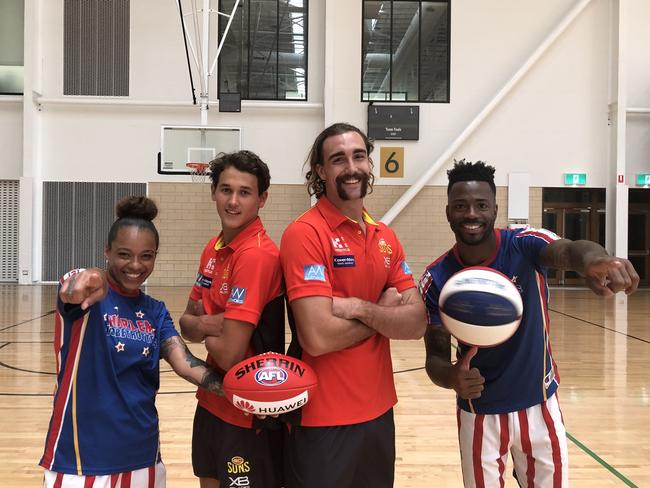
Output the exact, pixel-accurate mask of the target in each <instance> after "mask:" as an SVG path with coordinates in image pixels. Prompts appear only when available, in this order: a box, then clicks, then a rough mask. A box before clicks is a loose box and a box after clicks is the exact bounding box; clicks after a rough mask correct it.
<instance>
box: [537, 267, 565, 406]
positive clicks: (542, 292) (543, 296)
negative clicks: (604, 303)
mask: <svg viewBox="0 0 650 488" xmlns="http://www.w3.org/2000/svg"><path fill="white" fill-rule="evenodd" d="M535 281H536V282H537V293H538V294H539V303H540V306H541V308H542V314H541V315H542V317H541V319H542V324H543V328H542V333H543V334H544V341H543V347H544V369H543V370H542V371H547V369H548V368H547V364H546V359H547V358H550V360H551V368H552V374H551V373H550V372H549V373H548V374H546V376H549V377H550V378H551V379H550V381H547V379H546V376H542V378H541V379H542V385H541V388H542V394H543V397H544V401H546V400H547V397H546V391H547V390H548V386H549V384H550V382H551V381H555V382H556V383H558V384H559V382H560V374H559V372H558V370H557V365H556V364H555V361H553V351H551V340H550V337H551V326H550V324H551V321H550V319H549V316H548V287H547V285H546V280H545V279H544V275H542V274H541V273H539V272H535Z"/></svg>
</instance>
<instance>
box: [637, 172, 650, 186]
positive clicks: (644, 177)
mask: <svg viewBox="0 0 650 488" xmlns="http://www.w3.org/2000/svg"><path fill="white" fill-rule="evenodd" d="M636 186H650V174H640V175H636Z"/></svg>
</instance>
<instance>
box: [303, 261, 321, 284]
mask: <svg viewBox="0 0 650 488" xmlns="http://www.w3.org/2000/svg"><path fill="white" fill-rule="evenodd" d="M303 272H304V280H305V281H323V282H324V281H326V280H325V266H324V265H322V264H305V266H304V267H303Z"/></svg>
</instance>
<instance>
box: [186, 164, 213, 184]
mask: <svg viewBox="0 0 650 488" xmlns="http://www.w3.org/2000/svg"><path fill="white" fill-rule="evenodd" d="M185 166H187V167H188V168H189V170H190V175H191V176H192V183H205V182H206V181H208V174H209V173H210V170H209V169H208V163H185Z"/></svg>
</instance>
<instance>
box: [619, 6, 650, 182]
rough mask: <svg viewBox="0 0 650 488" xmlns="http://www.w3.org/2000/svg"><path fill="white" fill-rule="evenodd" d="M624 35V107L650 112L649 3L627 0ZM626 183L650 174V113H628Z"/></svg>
mask: <svg viewBox="0 0 650 488" xmlns="http://www.w3.org/2000/svg"><path fill="white" fill-rule="evenodd" d="M627 8H628V9H629V12H630V15H629V16H628V18H627V26H626V27H627V28H626V30H625V32H626V41H627V42H626V56H627V59H626V68H627V69H626V81H627V106H628V107H635V108H644V109H648V111H650V29H648V20H649V19H650V2H648V1H647V0H628V4H627ZM626 149H627V151H626V163H627V168H626V169H627V171H626V173H627V181H628V184H629V185H630V186H631V187H634V186H635V182H636V174H637V173H650V113H646V114H643V115H635V114H628V117H627V143H626Z"/></svg>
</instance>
